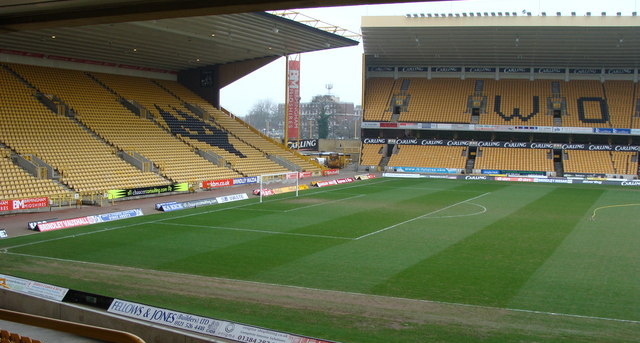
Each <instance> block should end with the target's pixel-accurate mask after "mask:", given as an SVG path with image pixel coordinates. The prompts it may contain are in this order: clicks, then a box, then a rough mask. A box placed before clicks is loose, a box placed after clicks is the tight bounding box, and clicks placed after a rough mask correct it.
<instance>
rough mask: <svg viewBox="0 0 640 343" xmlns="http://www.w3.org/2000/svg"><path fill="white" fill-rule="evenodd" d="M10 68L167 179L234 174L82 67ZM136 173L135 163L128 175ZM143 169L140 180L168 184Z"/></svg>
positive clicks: (216, 177)
mask: <svg viewBox="0 0 640 343" xmlns="http://www.w3.org/2000/svg"><path fill="white" fill-rule="evenodd" d="M13 68H15V69H16V70H17V71H18V73H20V74H21V75H23V76H24V77H25V78H26V79H27V80H29V82H32V83H33V84H35V85H36V86H37V87H38V88H39V89H41V90H42V91H43V92H45V93H47V94H55V95H56V96H57V97H59V98H60V99H61V100H62V101H63V102H64V103H66V104H67V105H68V106H70V107H71V108H72V109H73V111H74V112H75V115H76V116H77V119H78V120H79V121H80V122H82V123H83V124H84V125H86V126H87V127H88V128H89V129H91V131H93V132H95V133H96V134H97V135H98V136H99V137H101V138H102V139H104V140H105V141H106V142H109V143H110V144H112V145H113V147H112V150H122V151H125V152H135V153H137V154H139V155H141V156H143V157H144V158H146V159H148V160H150V161H151V162H153V163H154V164H155V165H156V166H158V168H159V169H160V174H161V175H163V176H165V177H166V178H168V179H171V180H172V181H175V182H197V181H202V180H213V179H220V178H227V177H231V176H238V175H239V174H237V173H234V172H232V171H230V170H229V169H227V168H221V167H217V166H215V165H213V164H212V163H210V162H209V161H207V160H205V159H203V158H202V157H200V156H198V155H196V154H195V153H194V152H193V151H192V149H191V148H190V147H189V146H188V145H186V144H185V143H183V142H181V141H179V140H178V139H176V138H175V137H173V136H171V135H170V134H169V133H168V132H166V131H164V130H163V129H162V128H160V127H158V126H157V125H156V124H154V123H153V122H152V121H150V120H147V119H144V118H140V117H138V116H136V115H134V114H133V113H132V112H131V111H129V110H128V109H126V108H125V107H123V106H122V105H121V104H120V103H118V101H117V100H118V98H117V97H116V96H115V95H114V94H112V93H110V92H109V91H107V90H106V89H105V88H104V87H102V86H101V85H99V84H98V83H97V82H95V80H93V79H92V78H91V77H90V76H89V75H87V74H85V73H83V72H80V71H71V70H59V69H53V68H43V67H33V66H24V65H15V66H13ZM88 98H89V99H91V101H87V99H88ZM123 127H124V128H126V129H123ZM141 137H144V139H140V138H141ZM137 172H138V170H136V169H135V168H134V170H133V171H131V170H130V171H129V173H128V175H129V177H130V176H132V175H134V174H135V173H137ZM147 174H148V175H147V176H148V178H149V181H147V182H145V184H147V185H149V186H151V185H158V184H167V183H168V181H167V180H164V179H163V178H161V177H160V176H158V175H157V174H155V173H149V172H148V173H147ZM133 187H142V186H141V185H140V184H137V185H136V184H134V186H133Z"/></svg>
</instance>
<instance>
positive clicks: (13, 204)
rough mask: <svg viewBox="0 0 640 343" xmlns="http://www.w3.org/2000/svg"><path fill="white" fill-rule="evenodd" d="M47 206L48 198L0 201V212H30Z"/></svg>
mask: <svg viewBox="0 0 640 343" xmlns="http://www.w3.org/2000/svg"><path fill="white" fill-rule="evenodd" d="M47 206H49V198H47V197H40V198H26V199H18V200H0V212H2V211H19V210H31V209H34V208H42V207H47Z"/></svg>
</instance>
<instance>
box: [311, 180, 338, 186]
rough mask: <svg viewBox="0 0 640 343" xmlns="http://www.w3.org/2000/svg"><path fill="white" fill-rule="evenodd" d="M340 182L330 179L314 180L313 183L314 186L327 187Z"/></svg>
mask: <svg viewBox="0 0 640 343" xmlns="http://www.w3.org/2000/svg"><path fill="white" fill-rule="evenodd" d="M337 184H338V182H337V181H336V180H329V181H314V182H312V183H311V185H312V186H315V187H327V186H334V185H337Z"/></svg>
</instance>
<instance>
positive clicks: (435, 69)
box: [431, 67, 462, 73]
mask: <svg viewBox="0 0 640 343" xmlns="http://www.w3.org/2000/svg"><path fill="white" fill-rule="evenodd" d="M431 71H432V72H434V73H459V72H461V71H462V68H461V67H431Z"/></svg>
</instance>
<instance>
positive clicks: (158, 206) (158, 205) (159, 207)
mask: <svg viewBox="0 0 640 343" xmlns="http://www.w3.org/2000/svg"><path fill="white" fill-rule="evenodd" d="M175 203H176V202H175V201H168V202H161V203H157V204H156V205H155V208H156V211H162V206H166V205H172V204H175Z"/></svg>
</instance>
